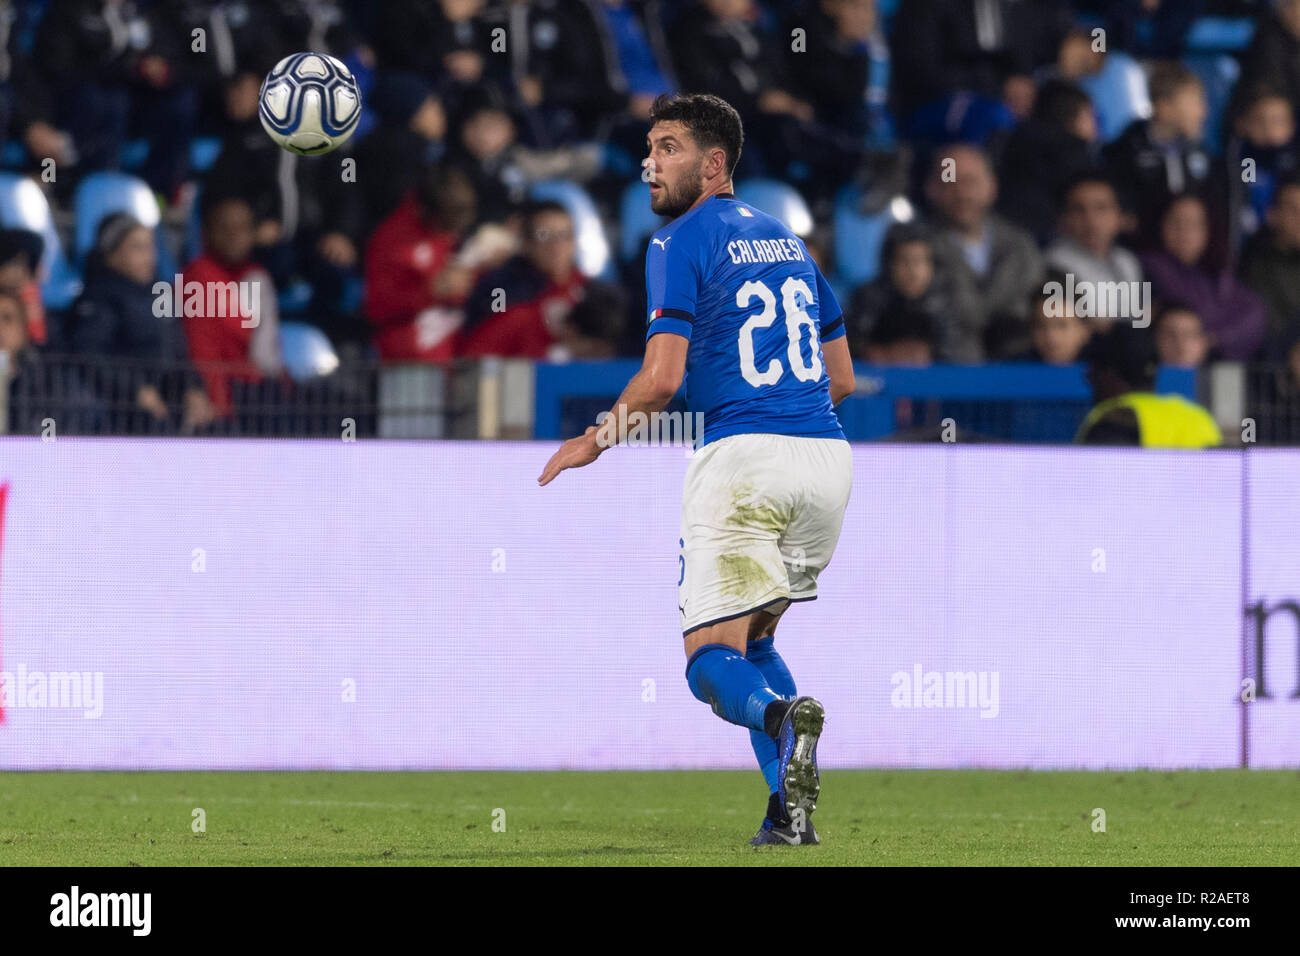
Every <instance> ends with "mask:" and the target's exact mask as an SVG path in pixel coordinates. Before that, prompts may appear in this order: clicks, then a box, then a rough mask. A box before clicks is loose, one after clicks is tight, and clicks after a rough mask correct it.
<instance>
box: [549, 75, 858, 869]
mask: <svg viewBox="0 0 1300 956" xmlns="http://www.w3.org/2000/svg"><path fill="white" fill-rule="evenodd" d="M650 119H651V128H650V134H649V136H648V137H647V144H648V146H649V153H650V154H649V157H648V158H647V160H646V164H645V165H646V166H647V168H648V169H650V170H651V172H652V177H651V180H650V183H649V192H650V206H651V208H652V209H653V210H654V211H655V212H657V213H659V214H660V215H664V216H668V217H670V218H671V219H672V222H670V223H669V224H668V225H666V226H664V227H663V228H662V229H660V230H659V231H658V232H657V233H655V235H654V237H653V239H652V240H651V242H650V247H649V248H648V249H647V250H646V287H647V293H648V299H649V302H648V311H649V315H648V325H647V328H646V350H645V359H644V361H643V362H642V365H641V370H640V371H639V372H637V374H636V375H635V376H633V378H632V380H631V381H630V382H629V383H628V385H627V387H626V388H625V389H624V391H623V394H622V395H621V396H620V398H619V404H618V405H616V406H615V409H614V412H613V413H611V416H610V417H609V418H607V419H606V420H605V421H606V424H604V425H602V426H601V428H599V429H598V428H596V427H594V426H593V427H591V428H588V429H587V432H586V434H585V435H581V436H579V437H577V438H572V439H570V440H569V441H567V442H565V443H564V445H562V446H561V447H560V449H559V451H557V452H556V453H555V455H554V456H552V458H551V460H550V461H548V462H547V463H546V467H545V469H543V471H542V474H541V476H540V477H539V478H538V482H539V483H540V484H542V485H545V484H548V483H549V482H550V481H551V480H552V479H554V478H555V476H556V475H558V474H559V473H560V472H561V471H564V470H565V469H566V468H580V467H582V466H584V465H589V464H591V463H592V462H593V461H595V460H596V458H597V457H599V455H600V454H601V452H603V451H604V450H605V448H607V447H611V446H612V445H615V444H617V443H618V442H619V441H622V440H623V439H624V438H626V429H627V422H628V421H629V419H631V418H632V415H633V413H634V412H641V413H643V414H645V415H647V416H650V415H653V414H655V413H657V412H659V411H661V410H662V409H663V408H664V406H665V405H667V404H668V402H669V401H670V400H671V399H672V397H673V395H675V394H676V392H677V389H678V387H679V386H680V385H681V383H682V380H683V376H684V375H685V374H686V373H687V372H689V381H688V388H687V396H686V402H687V408H688V410H690V411H691V412H697V411H698V412H702V413H703V434H702V435H701V436H700V437H699V438H698V439H697V441H696V446H695V448H696V450H695V453H694V455H693V456H692V459H691V464H690V466H689V467H688V469H687V474H686V487H685V491H684V494H683V498H682V524H681V541H680V542H679V543H680V545H681V561H680V567H681V574H680V577H679V581H678V607H679V610H680V611H681V625H682V634H683V636H684V639H685V649H686V658H687V663H686V680H687V682H688V684H689V685H690V688H691V692H692V693H693V694H694V695H695V696H696V697H697V698H699V699H700V700H701V701H703V702H705V703H706V704H709V705H710V706H711V707H712V708H713V712H714V713H715V714H717V715H718V716H719V717H721V718H722V719H723V720H727V721H729V722H731V723H733V724H739V725H740V726H742V727H747V728H749V731H750V739H751V741H752V743H753V746H754V753H755V755H756V756H757V757H758V762H759V766H760V767H761V769H762V771H763V776H764V777H765V779H766V781H767V784H768V789H769V791H770V793H769V797H768V805H767V815H766V817H765V819H764V820H763V824H762V827H761V828H760V830H759V832H758V834H757V835H756V836H755V837H754V839H753V840H752V841H750V842H751V843H753V844H754V845H756V846H757V845H764V844H792V845H805V844H815V843H817V842H819V841H818V838H817V833H816V830H815V829H814V828H813V826H812V821H811V819H810V815H811V814H812V812H813V810H815V809H816V806H817V797H818V795H819V792H820V779H819V776H818V772H817V739H818V737H819V736H820V734H821V730H822V722H823V716H824V714H823V708H822V705H821V703H820V702H818V701H817V700H815V699H814V698H812V697H800V696H798V693H797V691H796V689H795V684H794V679H793V678H792V677H791V676H790V671H789V669H788V668H787V667H786V665H785V662H784V661H783V660H782V659H781V655H780V654H778V653H777V651H776V648H775V647H774V644H773V641H774V635H775V632H776V626H777V622H778V621H779V620H780V619H781V615H782V613H784V611H785V610H786V608H788V607H789V605H790V604H791V603H792V602H795V601H811V600H813V599H814V598H816V597H817V576H818V574H819V573H820V572H821V570H822V569H823V568H825V567H826V565H827V563H828V562H829V561H830V558H831V553H832V552H833V551H834V550H835V543H836V541H837V540H838V539H839V534H840V526H841V524H842V523H843V520H844V509H845V507H846V506H847V504H848V500H849V490H850V486H851V485H852V481H853V465H852V459H851V455H850V452H849V444H848V442H847V441H846V440H845V438H844V432H843V431H842V430H841V428H840V423H839V420H838V418H836V415H835V410H834V406H835V405H836V404H838V403H839V401H840V400H841V399H843V398H844V397H845V396H847V395H849V394H850V393H851V392H852V391H853V387H854V383H853V364H852V361H851V360H850V358H849V350H848V346H847V344H846V340H845V338H844V321H843V318H842V317H841V314H840V308H839V305H838V304H837V303H836V301H835V297H834V295H832V294H831V290H830V288H829V287H828V286H827V284H826V280H825V279H824V278H823V277H822V275H821V272H820V270H818V268H817V266H816V264H815V263H814V262H813V261H812V259H811V258H810V257H809V255H808V250H807V248H806V247H805V246H804V244H803V242H802V241H801V240H800V239H799V238H798V237H797V236H795V235H794V234H793V233H792V232H790V230H789V229H787V228H786V227H785V226H784V225H783V224H782V223H780V222H779V221H777V220H776V219H773V218H772V217H771V216H768V215H766V214H764V213H762V212H759V211H758V210H757V209H755V208H753V207H752V206H748V205H746V204H745V203H743V202H740V201H739V200H737V199H736V197H735V195H734V194H733V191H732V183H731V177H732V173H733V171H734V170H735V168H736V161H737V160H738V159H739V158H740V149H741V144H742V142H743V139H744V133H743V130H742V128H741V122H740V116H739V115H738V114H737V113H736V111H735V110H734V109H732V107H731V106H730V105H728V104H727V103H726V102H725V101H724V100H721V99H719V98H718V97H716V96H711V95H707V94H689V95H679V96H669V95H664V96H660V97H659V98H658V99H657V100H656V101H655V103H654V107H653V110H652V112H651V116H650ZM620 408H621V409H622V410H623V414H622V416H621V417H620V416H619V414H618V413H619V410H620ZM620 428H622V429H624V432H623V433H618V429H620ZM611 429H613V431H614V432H615V433H614V434H611V433H610V430H611Z"/></svg>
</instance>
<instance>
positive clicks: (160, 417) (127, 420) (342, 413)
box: [0, 351, 475, 438]
mask: <svg viewBox="0 0 1300 956" xmlns="http://www.w3.org/2000/svg"><path fill="white" fill-rule="evenodd" d="M473 371H474V370H473V366H472V365H466V364H457V365H451V366H445V367H444V366H384V365H381V364H380V363H379V362H377V361H358V362H350V363H344V364H342V365H340V367H339V368H338V369H337V370H336V371H335V372H334V373H332V374H331V375H329V376H325V377H321V378H316V379H312V380H309V381H300V382H295V381H293V380H291V379H290V378H288V377H287V376H280V377H261V376H259V377H254V376H250V375H249V373H248V372H249V367H248V366H247V365H246V364H242V363H238V364H237V363H208V364H204V365H201V366H195V365H192V364H189V363H183V362H143V361H138V360H131V359H118V358H87V357H85V356H66V355H44V354H36V353H34V352H30V351H29V352H25V353H21V354H18V355H11V356H6V357H5V360H4V361H3V362H0V433H7V434H27V435H51V434H54V435H137V436H155V437H162V436H171V437H203V436H217V437H235V436H239V437H253V438H340V437H342V438H348V437H354V438H375V437H378V438H447V437H472V436H473V435H474V434H475V427H474V426H475V422H474V420H473V417H474V416H473V413H474V403H473V401H472V400H471V401H466V400H465V398H464V394H465V389H464V386H463V383H462V382H461V380H462V379H463V378H466V377H470V378H472V377H473V375H472V374H471V373H472V372H473ZM212 378H220V379H221V380H223V381H224V382H225V385H226V388H228V392H229V404H230V408H229V410H228V412H227V413H226V414H220V413H219V412H217V410H216V407H215V403H214V402H212V401H211V400H208V401H206V402H205V401H204V399H205V398H207V396H208V395H209V391H208V389H207V387H206V380H209V379H212ZM205 405H207V406H209V407H208V408H204V406H205Z"/></svg>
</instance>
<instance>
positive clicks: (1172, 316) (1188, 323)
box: [1152, 304, 1211, 368]
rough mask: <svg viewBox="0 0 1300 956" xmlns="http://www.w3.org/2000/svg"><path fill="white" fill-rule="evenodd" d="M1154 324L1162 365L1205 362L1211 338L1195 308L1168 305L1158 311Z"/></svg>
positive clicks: (1184, 366) (1157, 349)
mask: <svg viewBox="0 0 1300 956" xmlns="http://www.w3.org/2000/svg"><path fill="white" fill-rule="evenodd" d="M1152 324H1153V327H1154V329H1155V334H1156V354H1157V355H1158V356H1159V358H1160V364H1161V365H1172V366H1174V367H1175V368H1200V367H1201V366H1202V365H1204V364H1205V361H1206V359H1207V358H1208V357H1209V354H1210V345H1211V340H1210V336H1209V335H1208V334H1207V333H1206V331H1205V323H1204V322H1202V321H1201V317H1200V315H1198V314H1197V312H1196V310H1195V309H1192V308H1189V307H1188V306H1185V305H1178V304H1171V305H1166V306H1165V307H1164V308H1162V309H1160V310H1159V311H1158V312H1157V313H1156V317H1155V320H1154V322H1153V323H1152Z"/></svg>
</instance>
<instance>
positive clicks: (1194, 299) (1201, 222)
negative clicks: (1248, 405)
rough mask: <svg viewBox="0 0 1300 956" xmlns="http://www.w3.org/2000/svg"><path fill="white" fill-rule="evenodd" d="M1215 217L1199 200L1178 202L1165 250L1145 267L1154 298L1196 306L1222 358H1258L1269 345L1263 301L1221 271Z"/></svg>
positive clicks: (1170, 210) (1164, 234) (1166, 226)
mask: <svg viewBox="0 0 1300 956" xmlns="http://www.w3.org/2000/svg"><path fill="white" fill-rule="evenodd" d="M1210 234H1211V229H1210V215H1209V211H1208V210H1207V208H1206V205H1205V201H1204V200H1203V199H1201V198H1200V197H1199V196H1196V195H1192V194H1185V195H1181V196H1175V197H1174V198H1173V199H1171V200H1170V201H1169V203H1168V205H1167V206H1166V208H1165V211H1164V214H1163V215H1162V216H1161V217H1160V248H1159V249H1156V250H1154V251H1152V252H1147V253H1144V254H1143V256H1142V265H1143V267H1144V269H1145V270H1146V275H1147V278H1148V279H1150V280H1151V290H1152V293H1153V294H1154V296H1155V298H1157V299H1162V300H1166V301H1176V302H1189V303H1195V304H1196V309H1197V312H1198V313H1199V314H1200V316H1201V319H1202V320H1203V322H1204V324H1205V330H1206V332H1208V333H1209V335H1210V337H1211V338H1212V339H1213V341H1214V344H1215V348H1216V351H1217V352H1218V354H1219V355H1220V356H1222V357H1223V358H1225V359H1229V360H1231V361H1246V360H1248V359H1250V358H1252V357H1254V355H1255V353H1256V351H1258V349H1259V347H1260V345H1261V344H1262V343H1263V341H1264V336H1265V334H1266V330H1267V325H1268V310H1267V308H1266V306H1265V305H1264V302H1263V300H1262V299H1260V297H1259V296H1257V295H1256V294H1255V293H1254V292H1252V291H1251V290H1250V289H1248V288H1247V287H1246V286H1244V285H1242V284H1241V283H1240V282H1238V281H1237V278H1236V276H1234V275H1233V274H1232V273H1231V272H1230V271H1228V270H1227V269H1224V268H1222V266H1221V265H1220V263H1221V261H1222V254H1218V255H1216V254H1214V253H1213V252H1211V251H1210V248H1209V247H1210Z"/></svg>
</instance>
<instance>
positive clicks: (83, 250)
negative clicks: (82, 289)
mask: <svg viewBox="0 0 1300 956" xmlns="http://www.w3.org/2000/svg"><path fill="white" fill-rule="evenodd" d="M72 206H73V211H74V213H75V215H76V226H75V229H74V233H73V248H74V251H75V253H76V257H77V261H78V262H85V259H86V255H87V254H88V253H89V252H90V250H91V249H92V248H94V245H95V233H96V232H97V231H98V229H99V224H100V223H101V222H102V221H103V219H104V217H105V216H108V215H110V214H111V213H115V212H129V213H130V214H131V215H133V216H135V218H136V219H138V220H140V222H141V223H142V224H143V225H145V226H148V227H149V228H150V229H156V228H157V227H158V220H159V214H158V200H157V199H155V198H154V194H153V191H152V190H151V189H150V188H149V185H148V184H147V183H146V182H145V181H144V180H142V179H137V178H136V177H135V176H131V175H128V174H127V173H115V172H100V173H91V174H90V175H89V176H87V177H86V178H85V179H83V180H82V181H81V182H80V183H79V184H78V185H77V191H76V193H75V195H74V196H73V199H72Z"/></svg>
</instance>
